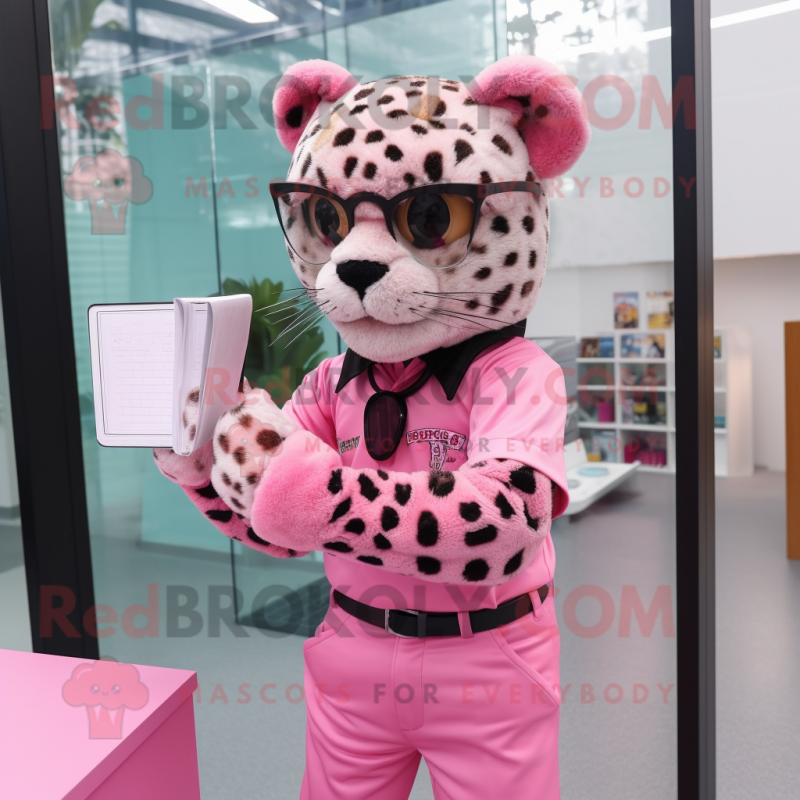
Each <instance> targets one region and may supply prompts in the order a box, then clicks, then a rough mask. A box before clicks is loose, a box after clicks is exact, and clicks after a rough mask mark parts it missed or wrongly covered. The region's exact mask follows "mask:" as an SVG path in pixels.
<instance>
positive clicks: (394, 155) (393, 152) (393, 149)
mask: <svg viewBox="0 0 800 800" xmlns="http://www.w3.org/2000/svg"><path fill="white" fill-rule="evenodd" d="M383 154H384V155H385V156H386V158H388V159H389V161H400V159H401V158H402V157H403V151H402V150H401V149H400V148H399V147H398V146H397V145H396V144H390V145H387V147H386V150H384V151H383Z"/></svg>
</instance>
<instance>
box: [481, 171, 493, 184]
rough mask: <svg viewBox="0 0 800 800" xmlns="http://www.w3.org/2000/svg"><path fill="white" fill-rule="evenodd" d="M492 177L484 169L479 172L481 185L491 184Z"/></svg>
mask: <svg viewBox="0 0 800 800" xmlns="http://www.w3.org/2000/svg"><path fill="white" fill-rule="evenodd" d="M491 182H492V176H491V175H490V174H489V173H488V172H487V171H486V170H485V169H484V170H481V183H491Z"/></svg>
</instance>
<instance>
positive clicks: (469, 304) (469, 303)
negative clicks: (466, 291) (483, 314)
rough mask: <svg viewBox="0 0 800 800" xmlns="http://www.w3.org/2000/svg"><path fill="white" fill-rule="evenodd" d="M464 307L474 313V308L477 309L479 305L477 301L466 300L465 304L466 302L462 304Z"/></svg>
mask: <svg viewBox="0 0 800 800" xmlns="http://www.w3.org/2000/svg"><path fill="white" fill-rule="evenodd" d="M464 305H465V306H466V307H467V308H468V309H470V310H471V311H474V310H475V309H476V308H478V306H479V305H480V303H479V302H478V301H477V300H467V302H466V303H464Z"/></svg>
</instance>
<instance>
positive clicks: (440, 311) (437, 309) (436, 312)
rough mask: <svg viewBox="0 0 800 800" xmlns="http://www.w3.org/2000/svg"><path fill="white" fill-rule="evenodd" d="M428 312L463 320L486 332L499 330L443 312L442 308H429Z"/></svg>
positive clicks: (454, 313) (459, 315) (455, 314)
mask: <svg viewBox="0 0 800 800" xmlns="http://www.w3.org/2000/svg"><path fill="white" fill-rule="evenodd" d="M423 308H426V306H423ZM427 310H428V311H430V312H431V314H441V315H442V316H444V317H451V318H453V319H460V320H462V322H468V323H470V324H471V325H477V326H478V327H480V328H486V330H490V331H495V330H497V328H493V327H492V326H491V325H484V324H482V323H480V322H475V321H474V320H472V319H467V317H465V316H463V315H462V314H458V313H456V312H449V311H443V310H442V309H440V308H428V309H427ZM486 321H487V322H488V320H486Z"/></svg>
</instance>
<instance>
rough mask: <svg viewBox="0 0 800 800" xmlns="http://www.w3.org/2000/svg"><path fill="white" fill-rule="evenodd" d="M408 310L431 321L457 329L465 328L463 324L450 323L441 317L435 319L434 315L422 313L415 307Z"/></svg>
mask: <svg viewBox="0 0 800 800" xmlns="http://www.w3.org/2000/svg"><path fill="white" fill-rule="evenodd" d="M408 310H409V311H410V312H411V313H412V314H416V315H417V316H418V317H422V318H423V319H427V320H430V321H431V322H438V323H439V324H440V325H444V326H445V327H447V328H455V329H456V330H465V327H464V326H463V325H449V324H448V323H446V322H442V321H441V320H440V319H434V318H433V317H429V316H428V315H427V314H422V313H420V312H419V311H415V310H414V309H413V308H409V309H408Z"/></svg>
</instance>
